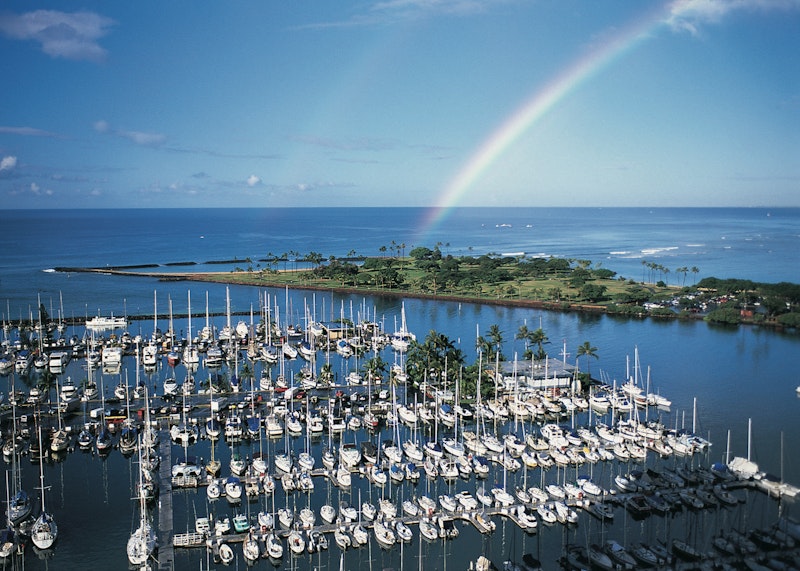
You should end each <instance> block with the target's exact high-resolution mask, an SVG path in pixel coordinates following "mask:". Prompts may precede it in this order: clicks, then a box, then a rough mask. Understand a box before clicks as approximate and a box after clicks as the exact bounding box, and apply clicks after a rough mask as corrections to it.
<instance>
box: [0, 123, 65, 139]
mask: <svg viewBox="0 0 800 571" xmlns="http://www.w3.org/2000/svg"><path fill="white" fill-rule="evenodd" d="M0 133H6V134H8V135H22V136H24V137H51V138H56V139H61V138H63V135H59V134H58V133H53V132H51V131H45V130H43V129H36V128H34V127H9V126H4V125H0Z"/></svg>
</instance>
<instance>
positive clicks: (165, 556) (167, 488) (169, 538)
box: [158, 431, 175, 571]
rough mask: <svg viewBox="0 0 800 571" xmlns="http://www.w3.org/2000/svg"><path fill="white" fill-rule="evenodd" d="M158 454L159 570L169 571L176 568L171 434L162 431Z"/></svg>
mask: <svg viewBox="0 0 800 571" xmlns="http://www.w3.org/2000/svg"><path fill="white" fill-rule="evenodd" d="M158 448H159V450H158V454H159V456H160V457H161V464H160V466H159V472H158V475H159V480H160V481H159V495H158V570H159V571H169V570H171V569H172V568H173V566H174V561H175V552H174V549H173V534H174V531H173V528H172V446H171V443H170V439H169V433H168V432H166V431H162V432H161V434H160V440H159V447H158Z"/></svg>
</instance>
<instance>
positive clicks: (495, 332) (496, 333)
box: [486, 323, 503, 361]
mask: <svg viewBox="0 0 800 571" xmlns="http://www.w3.org/2000/svg"><path fill="white" fill-rule="evenodd" d="M486 335H487V336H488V337H489V340H490V341H491V343H492V350H493V351H492V352H493V353H494V358H495V359H500V360H501V361H502V360H503V332H502V331H501V330H500V326H499V325H497V324H496V323H495V324H493V325H490V326H489V331H487V332H486Z"/></svg>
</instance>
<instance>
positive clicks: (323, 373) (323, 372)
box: [317, 363, 333, 385]
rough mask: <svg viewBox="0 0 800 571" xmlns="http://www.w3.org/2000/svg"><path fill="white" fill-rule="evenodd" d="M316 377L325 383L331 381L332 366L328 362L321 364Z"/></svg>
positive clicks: (327, 383)
mask: <svg viewBox="0 0 800 571" xmlns="http://www.w3.org/2000/svg"><path fill="white" fill-rule="evenodd" d="M317 378H318V379H319V381H320V382H322V383H324V384H326V385H330V384H331V383H332V382H333V367H332V366H331V364H330V363H325V364H324V365H322V367H321V368H320V371H319V376H318V377H317Z"/></svg>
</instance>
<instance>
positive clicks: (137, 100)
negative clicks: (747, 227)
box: [0, 0, 800, 208]
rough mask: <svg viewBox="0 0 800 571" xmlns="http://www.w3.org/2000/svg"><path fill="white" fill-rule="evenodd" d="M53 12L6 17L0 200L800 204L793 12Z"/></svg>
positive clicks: (234, 8)
mask: <svg viewBox="0 0 800 571" xmlns="http://www.w3.org/2000/svg"><path fill="white" fill-rule="evenodd" d="M71 6H72V3H70V9H71ZM64 8H65V4H64V3H63V2H52V3H44V2H19V1H10V2H9V1H6V2H4V3H3V6H2V9H0V50H2V55H3V57H2V58H1V59H0V74H2V78H3V89H2V90H0V195H1V196H2V200H3V203H4V205H5V206H6V207H10V208H64V207H212V206H214V207H219V206H303V205H312V206H328V205H333V206H384V205H387V206H440V207H448V206H453V205H460V206H477V205H489V206H495V205H497V206H537V205H541V206H594V205H618V206H707V205H711V206H758V205H767V206H800V57H798V55H800V0H681V1H674V2H630V1H629V0H606V1H603V2H596V1H590V0H585V1H577V0H561V1H557V2H553V1H544V0H543V1H536V0H530V1H526V0H355V1H344V0H343V1H336V2H327V1H308V0H299V1H296V2H260V1H252V2H247V1H237V2H208V1H205V0H196V1H191V2H188V1H180V0H178V1H170V2H159V3H151V2H91V1H90V2H86V3H83V4H81V5H80V8H76V9H75V10H76V11H64Z"/></svg>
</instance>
